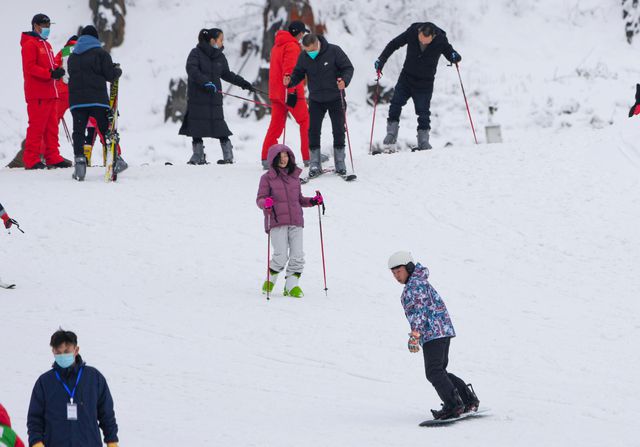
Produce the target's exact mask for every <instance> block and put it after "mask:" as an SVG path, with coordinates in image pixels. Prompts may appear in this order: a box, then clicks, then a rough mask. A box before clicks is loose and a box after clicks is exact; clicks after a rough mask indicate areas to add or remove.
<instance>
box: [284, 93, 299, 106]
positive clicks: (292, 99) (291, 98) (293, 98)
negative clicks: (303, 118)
mask: <svg viewBox="0 0 640 447" xmlns="http://www.w3.org/2000/svg"><path fill="white" fill-rule="evenodd" d="M297 103H298V94H297V93H295V92H294V93H289V94H287V101H286V104H287V105H288V106H289V107H291V108H292V109H293V108H294V107H295V106H296V104H297Z"/></svg>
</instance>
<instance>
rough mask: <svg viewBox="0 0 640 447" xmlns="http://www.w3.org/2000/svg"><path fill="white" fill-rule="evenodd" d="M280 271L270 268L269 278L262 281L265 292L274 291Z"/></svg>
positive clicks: (263, 291)
mask: <svg viewBox="0 0 640 447" xmlns="http://www.w3.org/2000/svg"><path fill="white" fill-rule="evenodd" d="M278 273H280V272H276V271H275V270H271V269H269V279H268V280H266V281H265V282H264V283H262V293H263V294H267V293H271V292H273V288H274V287H275V286H276V280H277V279H278Z"/></svg>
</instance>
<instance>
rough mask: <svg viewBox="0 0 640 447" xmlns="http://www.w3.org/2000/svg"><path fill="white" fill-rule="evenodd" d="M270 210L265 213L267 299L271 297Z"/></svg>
mask: <svg viewBox="0 0 640 447" xmlns="http://www.w3.org/2000/svg"><path fill="white" fill-rule="evenodd" d="M270 281H271V210H269V214H267V301H269V300H270V299H271V288H270V284H269V283H270Z"/></svg>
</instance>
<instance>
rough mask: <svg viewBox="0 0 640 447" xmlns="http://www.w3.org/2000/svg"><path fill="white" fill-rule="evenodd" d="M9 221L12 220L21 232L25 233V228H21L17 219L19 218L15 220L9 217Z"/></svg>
mask: <svg viewBox="0 0 640 447" xmlns="http://www.w3.org/2000/svg"><path fill="white" fill-rule="evenodd" d="M9 222H11V223H12V224H13V225H15V227H16V228H17V229H18V230H20V232H21V233H22V234H24V230H23V229H22V228H20V224H19V223H18V221H17V220H15V219H9Z"/></svg>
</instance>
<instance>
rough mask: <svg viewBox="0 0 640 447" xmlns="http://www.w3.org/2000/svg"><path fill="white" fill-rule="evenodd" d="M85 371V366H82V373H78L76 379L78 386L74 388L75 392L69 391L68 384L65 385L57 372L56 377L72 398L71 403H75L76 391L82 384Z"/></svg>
mask: <svg viewBox="0 0 640 447" xmlns="http://www.w3.org/2000/svg"><path fill="white" fill-rule="evenodd" d="M83 370H84V366H81V367H80V371H78V378H77V379H76V385H75V386H74V387H73V390H70V389H69V387H68V386H67V384H66V383H64V381H63V380H62V379H61V378H60V374H58V371H56V377H57V378H58V380H59V381H60V383H61V384H62V386H63V387H64V389H65V390H67V394H68V395H69V397H70V398H71V403H73V396H75V395H76V389H77V388H78V384H79V383H80V378H81V377H82V371H83Z"/></svg>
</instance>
